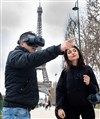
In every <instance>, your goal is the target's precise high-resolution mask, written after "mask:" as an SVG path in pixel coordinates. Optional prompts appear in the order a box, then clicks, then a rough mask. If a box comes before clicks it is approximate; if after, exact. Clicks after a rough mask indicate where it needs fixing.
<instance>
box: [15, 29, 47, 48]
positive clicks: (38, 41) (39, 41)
mask: <svg viewBox="0 0 100 119" xmlns="http://www.w3.org/2000/svg"><path fill="white" fill-rule="evenodd" d="M25 35H27V37H26V38H23V36H25ZM20 42H25V43H27V45H29V46H35V47H39V46H40V47H43V46H44V45H45V40H44V39H43V38H42V37H39V36H37V35H36V34H35V33H32V32H31V31H29V32H25V33H23V34H22V35H21V36H20V39H19V40H18V42H17V43H18V44H20Z"/></svg>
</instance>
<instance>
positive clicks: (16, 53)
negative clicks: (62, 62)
mask: <svg viewBox="0 0 100 119" xmlns="http://www.w3.org/2000/svg"><path fill="white" fill-rule="evenodd" d="M60 54H62V52H61V51H60V46H51V47H49V48H47V49H45V50H41V51H38V52H33V53H30V52H28V51H27V50H26V49H25V48H23V47H21V46H17V47H16V48H15V49H14V50H13V51H11V52H10V53H9V55H8V59H7V62H6V69H5V87H6V95H5V100H4V106H5V107H24V108H29V109H33V108H34V107H35V106H36V105H37V103H38V100H39V93H38V84H37V74H36V67H38V66H40V65H42V64H45V63H46V62H49V61H50V60H52V59H54V58H56V57H57V56H58V55H60Z"/></svg>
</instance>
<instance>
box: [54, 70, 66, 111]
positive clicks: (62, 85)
mask: <svg viewBox="0 0 100 119" xmlns="http://www.w3.org/2000/svg"><path fill="white" fill-rule="evenodd" d="M65 89H66V75H65V71H64V70H63V71H62V73H61V75H60V78H59V81H58V83H57V87H56V109H59V108H62V109H63V99H64V97H65V93H66V90H65Z"/></svg>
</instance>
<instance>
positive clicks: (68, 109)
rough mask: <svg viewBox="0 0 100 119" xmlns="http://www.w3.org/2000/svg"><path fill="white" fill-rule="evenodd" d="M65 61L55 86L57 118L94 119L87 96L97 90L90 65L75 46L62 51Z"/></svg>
mask: <svg viewBox="0 0 100 119" xmlns="http://www.w3.org/2000/svg"><path fill="white" fill-rule="evenodd" d="M64 58H65V61H66V63H67V68H65V69H64V70H63V71H62V73H61V76H60V78H59V81H58V84H57V88H56V111H55V112H56V116H57V118H58V119H80V115H81V117H82V119H95V113H94V109H93V105H92V104H91V103H89V101H88V96H89V95H90V94H95V93H96V92H98V91H99V87H98V84H97V80H96V78H95V75H94V73H93V70H92V68H91V67H90V66H87V65H85V63H84V60H83V57H82V54H81V52H80V51H79V49H78V48H77V47H76V46H73V47H72V48H70V49H68V50H66V51H65V53H64Z"/></svg>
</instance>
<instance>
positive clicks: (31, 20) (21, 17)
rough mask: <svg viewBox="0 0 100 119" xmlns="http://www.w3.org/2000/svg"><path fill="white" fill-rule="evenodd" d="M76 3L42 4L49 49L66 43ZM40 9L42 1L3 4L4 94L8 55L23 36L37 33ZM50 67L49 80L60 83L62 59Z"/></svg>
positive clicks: (0, 67)
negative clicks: (68, 24)
mask: <svg viewBox="0 0 100 119" xmlns="http://www.w3.org/2000/svg"><path fill="white" fill-rule="evenodd" d="M41 1H42V0H41ZM50 1H53V2H50ZM64 1H65V2H64ZM72 1H73V2H72ZM75 1H76V0H43V1H42V2H41V6H42V8H43V14H42V29H43V38H44V39H45V42H46V45H45V48H46V47H48V46H51V45H54V44H55V45H57V44H60V43H61V42H63V40H64V34H65V27H66V20H67V19H68V18H69V15H70V14H73V11H72V7H73V6H74V5H75ZM80 1H81V0H80ZM82 4H83V3H82ZM38 6H39V2H38V0H24V1H23V0H2V4H1V8H2V9H1V14H2V16H1V19H0V20H1V31H2V32H1V33H2V35H1V41H0V44H1V46H2V47H1V52H0V53H1V60H2V61H1V65H0V90H1V92H3V93H4V67H5V63H6V58H7V55H8V53H9V51H10V50H12V49H13V48H14V47H15V46H16V45H17V40H18V38H19V36H20V34H22V33H23V32H26V31H30V30H32V31H34V32H36V30H37V7H38ZM46 67H47V72H48V76H49V79H50V80H56V78H58V77H59V75H60V72H61V70H62V69H61V56H59V57H58V58H56V59H55V60H53V61H51V62H49V63H47V65H46ZM55 73H57V74H58V75H57V77H55ZM1 79H2V80H1Z"/></svg>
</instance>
